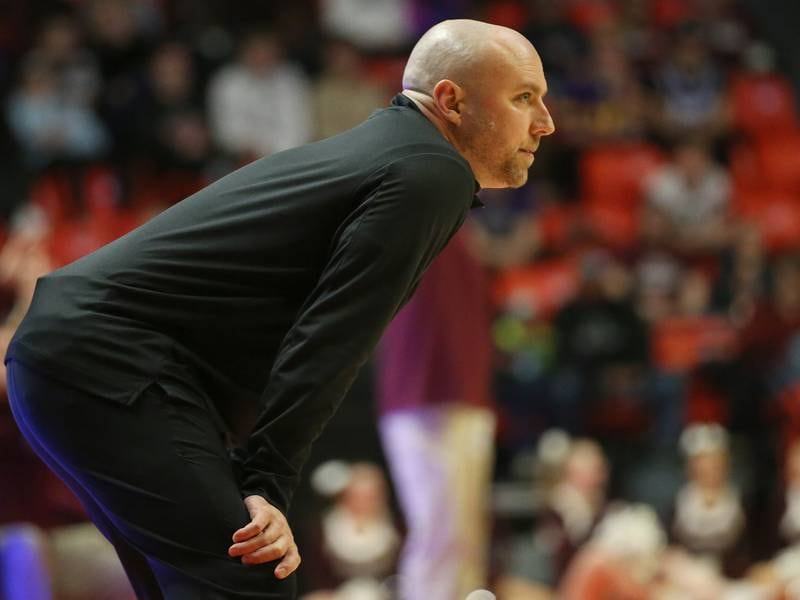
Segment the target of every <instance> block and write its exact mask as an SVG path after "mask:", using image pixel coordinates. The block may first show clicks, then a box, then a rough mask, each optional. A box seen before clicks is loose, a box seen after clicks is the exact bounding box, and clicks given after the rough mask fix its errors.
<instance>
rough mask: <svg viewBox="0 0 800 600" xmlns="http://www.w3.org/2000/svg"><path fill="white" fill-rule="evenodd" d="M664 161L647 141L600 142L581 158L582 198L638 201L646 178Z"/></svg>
mask: <svg viewBox="0 0 800 600" xmlns="http://www.w3.org/2000/svg"><path fill="white" fill-rule="evenodd" d="M662 162H663V156H662V154H661V152H659V151H658V150H657V149H656V148H655V147H653V146H650V145H647V144H620V145H613V146H599V147H596V148H592V149H590V150H587V151H586V152H585V153H584V154H583V157H582V158H581V165H580V175H581V187H582V191H583V197H584V198H591V200H592V202H603V203H607V204H612V205H616V206H622V207H631V206H634V205H636V204H638V202H639V200H641V196H642V186H643V184H644V180H645V178H646V177H647V176H648V175H650V174H651V173H652V172H653V171H654V170H655V169H656V168H658V166H659V165H661V163H662Z"/></svg>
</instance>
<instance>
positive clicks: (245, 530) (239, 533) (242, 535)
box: [233, 519, 266, 542]
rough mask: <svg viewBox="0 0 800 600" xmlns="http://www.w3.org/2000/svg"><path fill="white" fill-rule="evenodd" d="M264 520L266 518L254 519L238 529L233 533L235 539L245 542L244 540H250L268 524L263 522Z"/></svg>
mask: <svg viewBox="0 0 800 600" xmlns="http://www.w3.org/2000/svg"><path fill="white" fill-rule="evenodd" d="M263 521H264V519H253V520H252V521H250V522H249V523H248V524H247V525H245V526H244V527H242V528H241V529H237V530H236V532H235V533H234V534H233V541H234V542H243V541H244V540H249V539H250V538H251V537H254V536H256V535H258V534H259V533H261V531H262V530H263V529H264V527H265V526H266V523H263Z"/></svg>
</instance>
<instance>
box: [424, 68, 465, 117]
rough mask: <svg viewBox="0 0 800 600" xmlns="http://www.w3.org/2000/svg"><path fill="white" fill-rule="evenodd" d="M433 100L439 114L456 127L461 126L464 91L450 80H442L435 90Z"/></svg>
mask: <svg viewBox="0 0 800 600" xmlns="http://www.w3.org/2000/svg"><path fill="white" fill-rule="evenodd" d="M432 96H433V100H434V102H435V103H436V108H437V110H438V111H439V114H441V116H442V117H443V118H444V119H445V120H446V121H448V122H450V123H453V124H454V125H461V109H462V101H463V100H464V90H463V89H462V88H461V86H459V85H458V84H457V83H454V82H452V81H451V80H449V79H442V80H441V81H440V82H439V83H437V84H436V85H435V86H434V88H433V94H432Z"/></svg>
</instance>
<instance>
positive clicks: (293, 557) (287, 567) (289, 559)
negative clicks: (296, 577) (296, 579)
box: [275, 544, 300, 579]
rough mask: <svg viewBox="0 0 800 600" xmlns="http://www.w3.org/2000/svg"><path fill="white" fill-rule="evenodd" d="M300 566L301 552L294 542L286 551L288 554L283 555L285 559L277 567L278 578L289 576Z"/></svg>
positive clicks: (276, 575) (276, 574)
mask: <svg viewBox="0 0 800 600" xmlns="http://www.w3.org/2000/svg"><path fill="white" fill-rule="evenodd" d="M299 566H300V552H298V550H297V546H295V545H294V544H292V545H291V546H290V547H289V550H288V551H287V552H286V555H285V556H284V557H283V560H282V561H281V562H280V563H279V564H278V566H277V567H275V577H277V578H278V579H283V578H284V577H288V576H289V575H291V574H292V573H294V571H295V570H296V569H297V567H299Z"/></svg>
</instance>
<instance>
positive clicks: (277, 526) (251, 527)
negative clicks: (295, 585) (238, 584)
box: [228, 496, 300, 579]
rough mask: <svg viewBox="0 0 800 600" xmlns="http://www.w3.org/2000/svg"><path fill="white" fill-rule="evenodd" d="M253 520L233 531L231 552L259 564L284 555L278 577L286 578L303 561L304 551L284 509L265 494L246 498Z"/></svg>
mask: <svg viewBox="0 0 800 600" xmlns="http://www.w3.org/2000/svg"><path fill="white" fill-rule="evenodd" d="M244 505H245V506H246V507H247V510H248V512H249V513H250V517H251V518H252V521H250V522H249V523H248V524H247V525H245V526H244V527H242V528H241V529H239V530H238V531H236V533H234V534H233V541H234V544H233V545H232V546H231V547H230V548H228V554H230V555H231V556H241V557H242V563H244V564H246V565H258V564H261V563H265V562H270V561H272V560H277V559H279V558H281V557H282V558H283V560H282V561H281V562H280V563H278V566H277V567H275V577H277V578H278V579H284V578H286V577H288V576H289V575H290V574H292V573H293V572H294V571H295V569H297V567H298V565H300V553H299V552H298V551H297V544H295V543H294V536H293V535H292V530H291V529H289V523H288V522H287V521H286V517H284V516H283V514H282V513H281V511H279V510H278V509H277V508H275V507H274V506H272V505H271V504H270V503H269V502H267V501H266V500H265V499H264V498H262V497H261V496H248V497H247V498H245V499H244Z"/></svg>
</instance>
